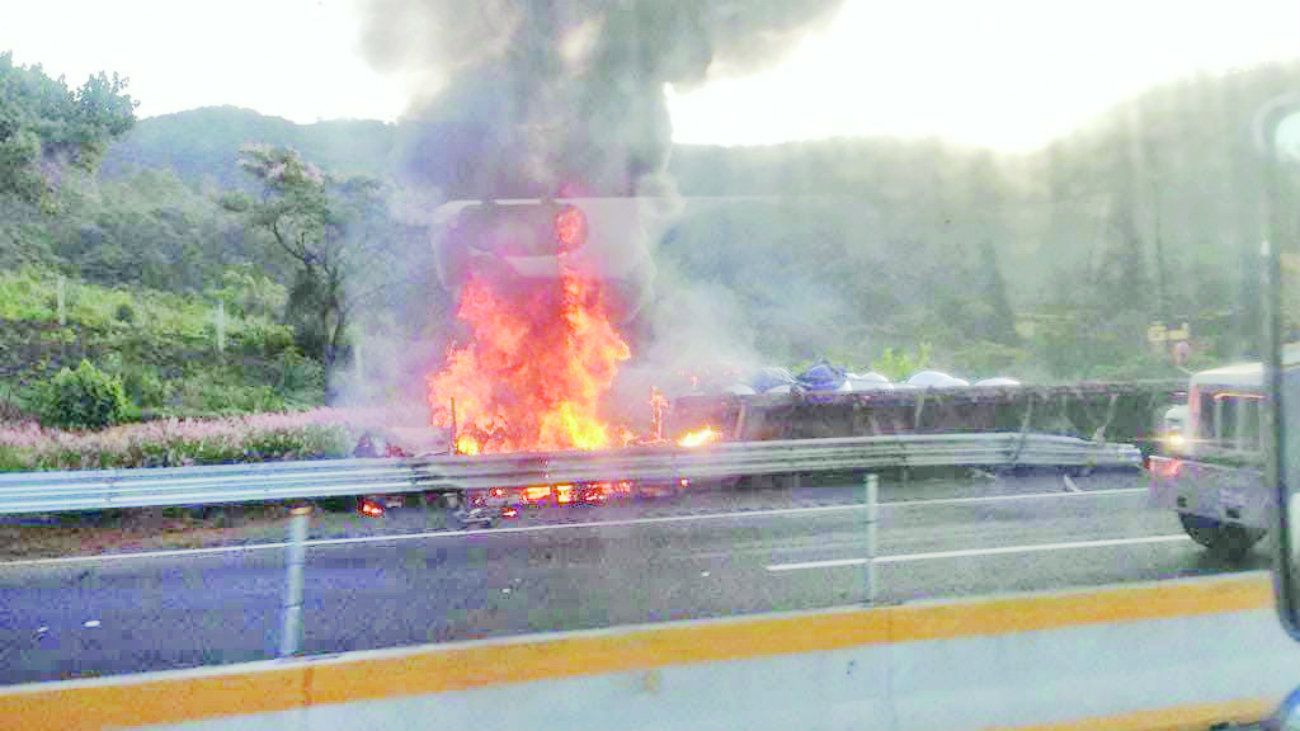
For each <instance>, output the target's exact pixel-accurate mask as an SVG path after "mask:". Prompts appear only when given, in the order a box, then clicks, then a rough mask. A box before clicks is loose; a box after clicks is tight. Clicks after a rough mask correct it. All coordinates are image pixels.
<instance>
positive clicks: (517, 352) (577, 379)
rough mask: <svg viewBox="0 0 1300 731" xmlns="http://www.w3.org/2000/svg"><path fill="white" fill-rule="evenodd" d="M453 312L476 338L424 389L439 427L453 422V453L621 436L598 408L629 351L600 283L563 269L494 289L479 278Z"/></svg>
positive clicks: (594, 442)
mask: <svg viewBox="0 0 1300 731" xmlns="http://www.w3.org/2000/svg"><path fill="white" fill-rule="evenodd" d="M456 314H457V317H458V318H460V319H461V320H462V321H464V322H466V323H468V324H469V326H470V329H471V331H472V340H471V341H470V342H469V344H467V345H465V346H462V347H453V348H451V349H450V350H449V351H448V353H447V360H446V365H445V366H444V368H443V369H442V370H441V371H440V372H438V373H435V374H431V375H429V376H428V377H427V378H426V393H427V398H428V402H429V407H430V409H431V410H432V412H433V423H434V425H435V426H441V427H449V426H450V425H451V423H452V420H453V418H454V419H455V422H456V425H457V428H456V431H457V438H456V448H457V451H459V452H461V453H463V454H478V453H492V452H515V451H538V450H551V449H585V450H592V449H603V448H606V447H609V446H612V445H613V444H614V443H616V442H618V441H622V440H625V439H626V434H625V433H624V430H622V429H618V428H615V427H612V426H610V425H607V424H605V423H604V422H603V421H602V420H601V418H600V415H599V407H600V400H601V397H602V396H603V395H604V394H605V393H607V392H608V391H609V388H610V385H611V384H612V383H613V381H614V376H615V375H616V374H617V373H618V364H619V363H620V362H621V361H624V360H627V358H628V357H629V356H630V355H631V353H630V350H629V348H628V346H627V343H626V342H624V341H623V339H622V337H620V336H619V334H618V332H617V331H616V330H615V329H614V326H613V324H611V323H610V321H609V318H608V317H607V316H606V310H605V299H604V291H603V289H602V288H601V286H600V284H599V282H597V281H596V280H594V279H592V278H590V277H587V276H584V275H582V274H580V273H578V272H575V271H572V270H570V269H568V268H565V267H562V270H561V276H560V278H559V279H558V280H547V281H546V282H544V283H542V284H538V285H535V286H531V287H526V288H525V287H510V288H508V289H507V288H497V287H494V286H493V285H492V284H490V283H489V282H488V281H487V280H485V279H483V278H481V277H479V276H477V275H475V276H471V277H470V279H469V281H467V282H466V284H465V287H464V289H463V290H462V294H461V299H460V303H459V308H458V310H457V313H456ZM453 399H454V400H455V411H456V413H455V415H454V417H453V415H452V413H451V404H452V400H453Z"/></svg>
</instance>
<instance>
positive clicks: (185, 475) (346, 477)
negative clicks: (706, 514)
mask: <svg viewBox="0 0 1300 731" xmlns="http://www.w3.org/2000/svg"><path fill="white" fill-rule="evenodd" d="M1141 463H1142V456H1141V453H1140V452H1139V451H1138V449H1137V448H1136V447H1134V446H1132V445H1127V444H1098V443H1093V442H1087V441H1084V440H1081V439H1075V438H1073V437H1060V436H1052V435H1045V434H1021V433H996V434H988V433H982V434H922V435H914V434H913V435H893V436H873V437H851V438H841V439H799V440H790V441H767V442H722V443H717V444H711V445H707V446H704V447H696V448H685V447H676V446H662V447H636V448H629V449H617V450H608V451H600V452H545V453H526V454H504V455H480V456H472V457H469V456H461V455H437V456H425V457H417V458H411V459H346V460H319V461H301V462H268V463H256V464H237V465H218V466H204V467H173V468H153V469H150V468H146V469H119V470H92V471H80V472H24V473H13V474H2V475H0V514H14V513H52V512H60V511H72V510H103V509H110V508H131V507H148V506H190V505H210V504H220V503H234V502H256V501H263V500H285V499H292V498H323V497H335V496H347V495H362V494H375V493H401V492H429V491H433V492H457V491H463V490H474V489H483V488H492V487H523V486H527V485H538V484H559V483H569V482H572V483H581V482H607V481H615V480H631V481H636V482H653V481H657V480H664V481H667V480H676V479H680V478H687V479H693V480H701V479H710V478H724V477H745V476H752V475H765V474H794V473H814V472H828V471H843V470H873V469H881V468H898V467H942V466H967V467H1002V466H1015V465H1024V466H1059V467H1136V466H1139V465H1141Z"/></svg>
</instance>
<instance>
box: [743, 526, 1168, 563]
mask: <svg viewBox="0 0 1300 731" xmlns="http://www.w3.org/2000/svg"><path fill="white" fill-rule="evenodd" d="M1190 540H1191V538H1189V537H1188V536H1186V535H1183V534H1181V533H1180V534H1177V535H1167V536H1145V537H1142V538H1112V539H1107V540H1102V541H1072V542H1069V543H1038V544H1031V545H1028V546H997V547H994V548H968V549H964V550H960V551H934V552H931V553H903V554H896V555H893V556H880V557H878V558H876V563H878V564H881V563H905V562H908V561H929V560H932V559H939V558H968V557H971V556H994V555H998V554H1006V553H1032V552H1035V551H1067V550H1072V549H1076V548H1105V547H1106V546H1128V545H1134V544H1138V543H1173V542H1178V541H1190ZM866 562H867V559H865V558H836V559H831V560H828V561H804V562H801V563H778V564H772V565H770V566H767V570H768V571H797V570H799V569H825V568H834V567H836V566H861V565H863V564H865V563H866Z"/></svg>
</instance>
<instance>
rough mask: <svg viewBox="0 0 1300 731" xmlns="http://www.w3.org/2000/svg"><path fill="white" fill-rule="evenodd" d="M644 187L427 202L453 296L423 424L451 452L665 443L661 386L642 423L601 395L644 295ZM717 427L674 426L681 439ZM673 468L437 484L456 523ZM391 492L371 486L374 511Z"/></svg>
mask: <svg viewBox="0 0 1300 731" xmlns="http://www.w3.org/2000/svg"><path fill="white" fill-rule="evenodd" d="M662 210H663V208H662V204H661V202H659V201H657V200H655V199H647V198H636V197H624V198H568V199H566V198H555V199H528V200H482V201H457V202H453V203H448V204H445V205H444V206H442V207H441V208H440V209H438V211H437V212H436V213H435V222H436V224H437V226H436V228H437V230H439V231H440V232H442V233H441V237H440V239H439V240H438V241H437V242H436V244H435V245H436V250H437V265H438V275H439V279H440V281H441V283H442V284H443V286H444V287H446V288H447V290H448V291H450V292H451V293H452V294H453V295H454V298H455V301H456V303H457V309H456V313H455V314H456V319H457V325H456V326H457V328H458V330H457V331H456V332H455V335H454V337H453V339H452V342H451V344H450V346H449V347H448V349H447V351H446V354H445V358H444V360H443V363H442V366H441V368H440V369H438V370H437V371H435V372H432V373H430V374H428V376H427V378H426V383H425V387H426V398H427V405H428V408H429V412H430V415H431V425H432V426H433V427H435V428H437V429H441V430H443V432H444V433H446V434H447V435H448V439H447V442H448V450H447V451H448V452H449V453H452V454H459V455H465V456H466V457H471V458H472V457H474V456H476V455H488V454H503V453H530V452H555V451H569V450H584V451H589V450H601V449H611V448H620V447H632V446H653V445H656V444H668V443H669V441H668V440H667V439H666V437H665V434H664V428H663V423H664V420H663V414H664V411H665V410H666V408H667V406H668V401H667V399H665V398H663V396H662V395H660V394H658V393H657V392H652V393H651V398H650V401H649V402H648V404H647V411H648V412H650V413H651V414H652V418H651V425H652V426H651V428H650V429H649V430H648V433H647V430H645V429H641V430H640V433H638V430H636V429H634V428H633V427H632V426H631V425H629V424H626V423H620V422H617V421H614V420H611V419H609V418H608V417H607V416H606V414H605V413H604V410H603V409H604V407H605V406H606V404H605V400H606V397H607V396H608V395H609V393H610V390H611V387H612V386H613V384H614V380H615V377H616V376H617V374H618V371H619V366H620V364H622V363H623V362H625V361H627V360H629V359H630V358H631V356H632V349H631V346H630V345H629V338H628V336H627V335H625V334H624V333H625V332H631V331H634V330H635V329H636V326H637V322H638V315H639V314H641V312H642V311H643V310H644V309H645V307H646V305H648V304H649V302H650V301H651V299H652V297H653V279H654V271H655V270H654V263H653V260H652V258H651V253H650V249H651V246H650V243H651V237H652V236H653V235H655V233H656V231H655V222H656V220H657V217H658V215H659V213H660V212H661V211H662ZM716 436H717V432H715V431H713V430H701V431H700V432H698V433H691V434H686V435H681V439H682V441H681V444H682V445H683V446H698V445H701V444H704V443H707V442H708V441H711V440H712V439H714V438H715V437H716ZM687 485H688V483H687V481H686V480H684V479H673V480H670V481H667V482H665V483H664V484H636V485H634V484H632V483H629V482H626V481H616V482H601V483H592V484H584V485H521V486H504V485H503V486H499V487H494V488H491V489H486V490H481V491H474V492H472V493H471V494H466V495H448V496H444V497H445V498H446V499H448V500H449V501H450V502H451V503H452V504H454V505H455V507H457V508H460V510H458V512H457V514H458V515H459V516H460V517H461V519H462V520H464V521H466V522H491V521H494V520H496V519H499V518H501V517H513V515H515V514H517V511H518V509H519V508H520V507H521V506H525V505H546V504H560V505H563V504H600V503H604V502H606V501H608V500H612V499H618V498H621V497H635V496H638V495H647V494H654V495H661V494H664V493H668V494H676V493H678V492H679V491H680V490H682V489H683V488H685V487H686V486H687ZM397 503H398V500H397V498H393V497H382V496H370V497H368V498H366V499H363V500H362V501H361V504H360V509H361V510H362V512H363V513H366V514H369V515H381V514H382V513H383V510H384V508H386V507H388V506H390V505H394V504H397Z"/></svg>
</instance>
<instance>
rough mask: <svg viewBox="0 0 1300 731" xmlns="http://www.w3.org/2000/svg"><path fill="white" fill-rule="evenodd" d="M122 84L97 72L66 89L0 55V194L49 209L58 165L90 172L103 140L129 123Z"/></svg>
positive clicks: (131, 104)
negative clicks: (81, 83) (82, 81)
mask: <svg viewBox="0 0 1300 731" xmlns="http://www.w3.org/2000/svg"><path fill="white" fill-rule="evenodd" d="M126 85H127V80H126V79H124V78H122V77H120V76H118V75H117V74H113V76H111V77H109V76H108V75H107V74H105V73H103V72H100V73H98V74H95V75H94V76H91V77H90V78H89V79H88V80H87V81H86V83H85V84H83V85H82V86H80V87H78V88H76V89H69V88H68V86H67V84H66V83H65V82H64V80H63V79H62V77H60V78H58V79H51V78H50V77H49V76H47V75H46V74H45V72H44V70H42V69H41V67H40V66H39V65H36V66H18V65H15V64H14V62H13V54H12V53H11V52H5V53H0V195H7V196H14V197H17V198H18V199H20V200H23V201H26V202H29V203H39V204H41V205H42V207H43V208H45V209H47V210H52V209H53V208H54V207H55V205H56V204H55V201H56V197H55V195H54V193H55V192H56V191H57V188H58V182H59V180H60V178H61V175H62V171H63V169H64V168H66V167H73V168H76V169H79V170H83V171H86V172H92V171H94V169H95V167H96V165H98V163H99V161H100V159H101V158H102V157H103V154H104V151H105V149H106V148H107V146H108V143H109V142H111V141H113V140H115V139H118V138H120V137H122V136H123V135H125V134H126V133H127V131H129V130H130V129H131V126H132V125H133V124H134V123H135V107H136V104H137V102H136V101H135V100H134V99H132V98H131V97H130V95H128V94H126V93H125V90H126Z"/></svg>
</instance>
